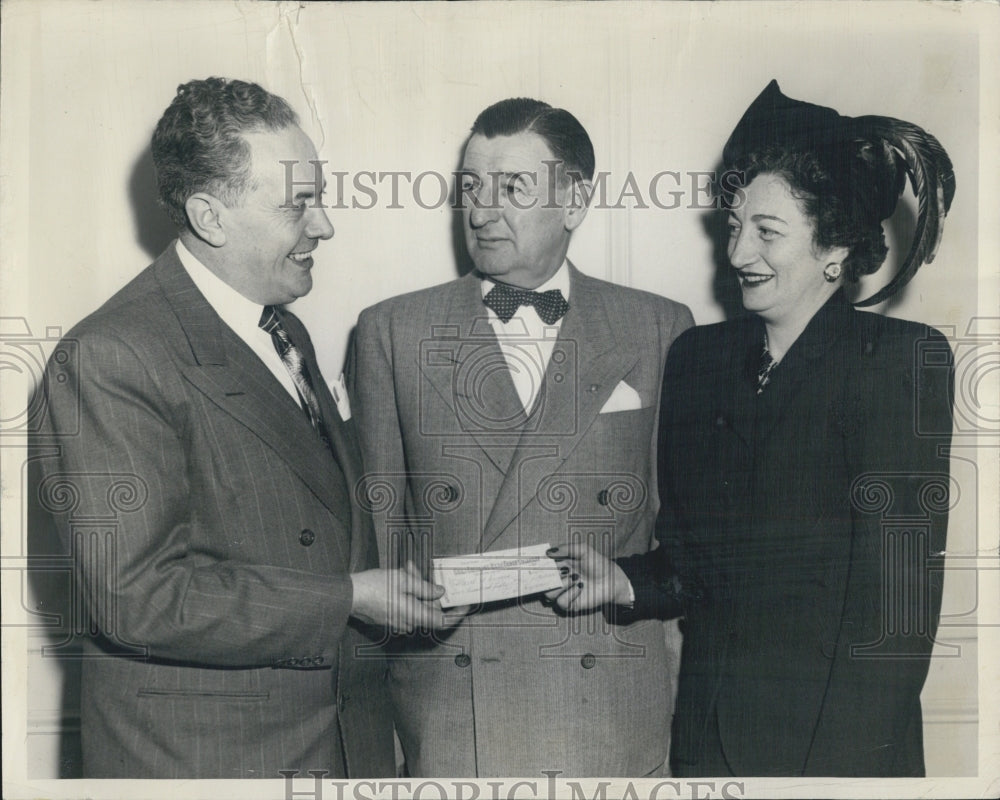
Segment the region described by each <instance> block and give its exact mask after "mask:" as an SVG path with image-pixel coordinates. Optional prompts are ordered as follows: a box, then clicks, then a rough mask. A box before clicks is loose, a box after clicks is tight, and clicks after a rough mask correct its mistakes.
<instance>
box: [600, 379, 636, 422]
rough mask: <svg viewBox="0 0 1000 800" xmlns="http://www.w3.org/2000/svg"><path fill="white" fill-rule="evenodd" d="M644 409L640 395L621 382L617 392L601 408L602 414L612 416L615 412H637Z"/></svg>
mask: <svg viewBox="0 0 1000 800" xmlns="http://www.w3.org/2000/svg"><path fill="white" fill-rule="evenodd" d="M640 408H642V400H641V398H640V397H639V393H638V392H637V391H636V390H635V389H633V388H632V387H631V386H629V385H628V384H627V383H625V381H619V382H618V385H617V386H616V387H615V390H614V391H613V392H612V393H611V397H609V398H608V402H606V403H605V404H604V407H603V408H601V413H602V414H610V413H612V412H614V411H637V410H638V409H640Z"/></svg>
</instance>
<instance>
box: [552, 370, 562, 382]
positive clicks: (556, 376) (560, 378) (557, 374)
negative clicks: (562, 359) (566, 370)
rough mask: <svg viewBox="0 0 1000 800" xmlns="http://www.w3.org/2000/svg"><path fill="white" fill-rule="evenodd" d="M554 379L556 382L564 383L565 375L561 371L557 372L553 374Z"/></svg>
mask: <svg viewBox="0 0 1000 800" xmlns="http://www.w3.org/2000/svg"><path fill="white" fill-rule="evenodd" d="M552 380H554V381H555V382H556V383H562V382H563V376H562V374H561V373H559V372H557V373H556V374H555V375H553V376H552Z"/></svg>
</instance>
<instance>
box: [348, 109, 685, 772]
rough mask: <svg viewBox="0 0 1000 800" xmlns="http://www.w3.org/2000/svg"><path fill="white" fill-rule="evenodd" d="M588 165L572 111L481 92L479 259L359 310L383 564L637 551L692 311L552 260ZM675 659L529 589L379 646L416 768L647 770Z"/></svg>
mask: <svg viewBox="0 0 1000 800" xmlns="http://www.w3.org/2000/svg"><path fill="white" fill-rule="evenodd" d="M593 171H594V152H593V148H592V145H591V142H590V139H589V137H588V136H587V133H586V131H585V130H584V129H583V127H582V126H581V125H580V123H579V122H578V121H577V120H576V119H575V118H574V117H573V116H572V115H571V114H570V113H569V112H567V111H564V110H561V109H555V108H552V107H550V106H548V105H547V104H545V103H541V102H539V101H536V100H528V99H512V100H505V101H502V102H499V103H497V104H495V105H493V106H491V107H490V108H487V109H486V110H485V111H483V112H482V114H480V116H479V118H478V119H477V120H476V122H475V124H474V126H473V128H472V135H471V137H470V139H469V140H468V143H467V146H466V149H465V155H464V161H463V165H462V179H461V180H462V185H461V194H462V201H463V206H464V211H463V214H464V228H465V238H466V244H467V246H468V250H469V253H470V255H471V257H472V260H473V262H474V264H475V267H476V270H475V272H473V273H470V274H469V275H466V276H465V277H463V278H459V279H458V280H455V281H452V282H450V283H447V284H444V285H442V286H437V287H434V288H431V289H426V290H422V291H418V292H414V293H412V294H407V295H403V296H400V297H395V298H392V299H390V300H386V301H384V302H382V303H380V304H378V305H376V306H374V307H372V308H369V309H367V310H365V311H364V312H363V313H362V314H361V317H360V319H359V321H358V328H357V334H356V342H355V352H354V358H353V361H352V370H351V372H352V378H351V381H350V383H351V386H352V387H353V396H354V398H355V399H356V400H357V402H358V404H359V408H358V410H357V413H358V420H359V430H360V434H361V443H362V455H363V463H364V468H365V472H366V478H367V480H368V492H367V494H368V498H367V501H368V504H369V505H370V507H371V508H372V510H373V513H374V514H375V519H376V532H377V535H378V537H379V540H380V548H381V554H382V556H383V557H384V558H385V559H386V560H387V562H388V563H390V564H394V563H401V562H402V561H403V560H404V559H405V558H406V557H407V556H409V555H415V556H416V558H417V560H418V562H419V563H421V564H422V565H423V568H424V569H428V567H429V562H430V559H431V558H436V557H442V556H456V555H465V554H470V553H472V554H475V553H481V552H483V553H485V552H490V551H496V550H505V549H509V548H520V547H525V546H529V545H538V544H546V543H547V544H551V545H557V544H559V543H562V542H569V541H572V540H585V541H591V542H594V543H596V546H598V547H603V548H604V549H605V550H606V551H607V552H614V553H618V554H621V555H625V554H634V553H641V552H646V551H647V550H648V549H649V548H650V546H651V544H652V542H653V521H654V519H655V517H656V513H657V508H658V501H657V497H656V480H655V475H654V464H655V459H654V457H653V455H654V453H653V450H654V442H655V427H656V420H657V404H658V401H659V392H660V384H661V377H662V365H663V363H664V360H665V357H666V354H667V349H668V348H669V346H670V343H671V342H672V341H673V339H674V338H675V337H676V336H677V335H678V334H679V333H680V332H681V331H683V330H684V329H685V328H687V327H689V326H690V325H692V323H693V321H692V319H691V314H690V312H689V311H688V309H687V308H686V307H684V306H682V305H679V304H677V303H675V302H672V301H670V300H667V299H665V298H663V297H658V296H656V295H653V294H649V293H646V292H641V291H636V290H633V289H627V288H624V287H621V286H615V285H613V284H610V283H606V282H604V281H601V280H596V279H594V278H590V277H587V276H586V275H584V274H582V273H581V272H579V271H578V270H577V269H576V268H575V267H574V266H573V265H572V264H571V263H570V262H569V261H568V260H567V258H566V253H567V249H568V247H569V243H570V237H571V236H572V234H573V231H574V230H576V228H577V227H579V225H580V224H581V223H582V222H583V220H584V217H585V216H586V214H587V200H588V199H589V196H590V195H591V193H592V183H591V181H592V178H593ZM523 290H530V291H523ZM668 662H669V659H668V651H667V646H666V641H665V636H664V629H663V627H662V626H661V624H660V623H658V622H653V623H652V624H639V625H636V626H615V625H611V626H605V625H604V618H603V617H602V616H600V615H596V614H595V615H591V616H590V617H587V618H585V619H583V620H582V621H581V620H579V619H576V620H574V619H568V618H566V617H564V616H561V615H559V614H557V613H556V611H555V610H553V608H552V607H551V605H549V604H547V603H546V602H545V599H544V597H543V596H542V595H538V594H535V595H531V596H524V597H521V598H519V599H515V600H508V601H504V602H493V603H487V604H483V605H481V606H479V607H478V608H475V609H474V610H473V613H471V614H470V615H469V616H467V617H465V618H464V619H463V620H462V622H461V624H460V625H459V626H458V627H457V628H455V629H454V630H452V631H450V632H449V634H447V635H441V634H438V635H430V636H423V637H411V638H409V639H405V640H403V641H401V642H400V643H399V644H398V645H397V646H395V647H394V648H393V650H392V655H391V659H390V687H391V692H392V697H393V701H394V706H395V714H396V718H395V719H396V729H397V733H398V734H399V738H400V741H401V743H402V747H403V751H404V754H405V757H406V766H407V769H408V771H409V774H410V775H413V776H430V775H462V776H478V777H492V776H534V777H538V776H539V775H540V774H541V773H542V771H543V770H559V771H561V772H562V773H564V774H568V775H577V776H593V775H638V776H644V775H648V774H654V775H655V774H658V771H659V770H660V768H661V765H662V764H663V762H664V759H665V757H666V753H667V747H668V741H669V725H670V714H671V704H672V691H671V689H672V678H671V674H670V668H669V667H668Z"/></svg>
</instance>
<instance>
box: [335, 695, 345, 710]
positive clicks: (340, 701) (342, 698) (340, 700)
mask: <svg viewBox="0 0 1000 800" xmlns="http://www.w3.org/2000/svg"><path fill="white" fill-rule="evenodd" d="M337 708H338V709H339V710H340V711H341V713H343V711H344V709H345V708H347V695H345V694H342V695H341V696H340V697H338V698H337Z"/></svg>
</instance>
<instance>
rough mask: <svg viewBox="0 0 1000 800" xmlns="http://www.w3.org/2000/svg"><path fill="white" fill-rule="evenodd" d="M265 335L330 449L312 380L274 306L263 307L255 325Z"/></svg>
mask: <svg viewBox="0 0 1000 800" xmlns="http://www.w3.org/2000/svg"><path fill="white" fill-rule="evenodd" d="M257 324H258V325H259V326H260V327H261V328H263V329H264V330H265V331H266V332H267V333H269V334H271V341H272V342H273V343H274V349H275V350H277V351H278V355H279V356H280V357H281V362H282V363H283V364H284V365H285V369H287V370H288V374H289V375H291V376H292V381H293V382H294V383H295V388H296V389H297V390H298V393H299V397H300V398H301V399H302V405H303V406H305V412H306V416H307V417H309V422H310V423H312V426H313V428H314V429H315V430H316V432H317V433H318V434H319V435H320V438H322V439H323V441H324V442H325V443H326V446H327V447H330V439H329V437H328V436H327V433H326V426H325V425H324V424H323V414H322V413H321V412H320V410H319V401H318V400H317V399H316V392H314V391H313V386H312V379H311V378H310V377H309V370H308V368H307V367H306V364H305V359H304V358H303V357H302V351H301V350H299V348H298V347H296V346H295V344H294V343H293V342H292V340H291V338H290V337H289V336H288V331H286V330H285V326H284V325H282V324H281V318H280V317H279V316H278V311H277V309H276V308H275V307H274V306H264V311H263V313H261V315H260V322H258V323H257Z"/></svg>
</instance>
